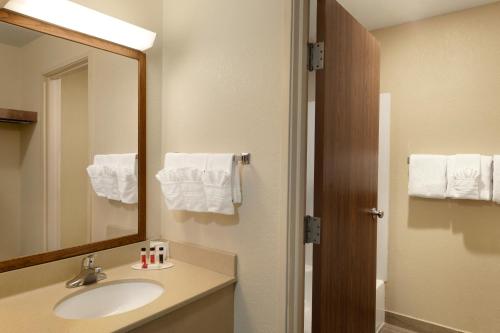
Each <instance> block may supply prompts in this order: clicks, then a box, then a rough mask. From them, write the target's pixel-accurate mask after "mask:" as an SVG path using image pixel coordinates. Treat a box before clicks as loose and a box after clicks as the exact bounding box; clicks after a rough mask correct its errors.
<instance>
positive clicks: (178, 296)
mask: <svg viewBox="0 0 500 333" xmlns="http://www.w3.org/2000/svg"><path fill="white" fill-rule="evenodd" d="M171 262H173V263H174V265H175V266H174V267H172V268H169V269H165V270H156V271H153V270H152V271H139V270H133V269H132V268H130V264H128V265H124V266H118V267H115V268H111V269H109V270H105V273H106V274H107V276H108V278H107V279H106V280H104V281H102V282H105V283H109V282H112V281H117V280H124V279H136V280H137V279H148V280H153V281H156V282H158V283H160V284H161V285H162V286H163V288H164V289H165V292H164V293H163V294H162V295H161V296H160V297H159V298H158V299H156V300H155V301H153V302H152V303H149V304H148V305H146V306H144V307H141V308H139V309H136V310H132V311H129V312H126V313H123V314H118V315H114V316H109V317H104V318H97V319H79V320H73V319H71V320H70V319H62V318H59V317H57V316H56V315H55V314H54V313H53V308H54V306H55V305H56V304H57V303H58V302H59V301H60V300H61V299H63V298H65V297H67V296H68V295H70V294H72V293H76V292H80V291H81V290H83V288H88V287H80V288H74V289H67V288H66V287H65V285H64V282H61V283H57V284H53V285H50V286H47V287H43V288H39V289H35V290H31V291H29V292H25V293H21V294H16V295H13V296H9V297H6V298H2V299H0V331H1V332H5V333H11V332H12V333H15V332H23V333H24V332H37V333H44V332H50V333H52V332H53V333H65V332H71V333H73V332H75V333H77V332H85V333H88V332H93V333H95V332H116V331H127V330H129V329H132V328H135V327H138V326H141V325H142V324H144V323H146V322H148V321H151V320H153V319H156V318H159V317H161V316H163V315H165V314H167V313H170V312H172V311H174V310H176V309H178V308H180V307H182V306H184V305H186V304H189V303H191V302H193V301H195V300H198V299H200V298H202V297H203V296H206V295H208V294H211V293H213V292H215V291H217V290H220V289H222V288H224V287H226V286H229V285H231V284H233V283H235V282H236V279H235V278H234V277H233V276H229V275H224V274H221V273H217V272H214V271H211V270H208V269H205V268H202V267H199V266H194V265H191V264H187V263H185V262H181V261H178V260H171ZM76 273H77V272H75V274H76ZM99 283H101V282H99ZM99 283H98V284H99ZM92 287H93V286H90V288H92Z"/></svg>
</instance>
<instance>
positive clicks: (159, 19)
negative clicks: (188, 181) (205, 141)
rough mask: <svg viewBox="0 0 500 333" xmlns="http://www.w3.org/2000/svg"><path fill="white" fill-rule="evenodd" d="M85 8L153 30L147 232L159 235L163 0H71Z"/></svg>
mask: <svg viewBox="0 0 500 333" xmlns="http://www.w3.org/2000/svg"><path fill="white" fill-rule="evenodd" d="M74 2H77V3H80V4H82V5H84V6H87V7H89V8H92V9H95V10H98V11H100V12H102V13H104V14H107V15H111V16H114V17H116V18H119V19H121V20H125V21H127V22H129V23H132V24H136V25H139V26H141V27H144V28H146V29H149V30H151V31H154V32H156V33H157V37H156V41H155V44H154V46H153V47H152V48H151V49H149V50H147V51H146V55H147V71H146V73H147V94H146V95H147V98H146V103H147V170H146V172H147V235H148V237H149V238H158V237H160V234H161V231H160V223H159V222H158V221H159V220H160V209H161V198H160V188H159V186H158V182H157V181H156V179H155V177H154V176H155V174H156V172H158V170H159V169H160V167H161V164H162V160H163V159H162V156H161V155H162V154H161V117H162V113H161V101H162V75H163V72H162V61H163V59H162V52H163V49H162V42H163V40H162V35H163V29H162V24H163V10H162V8H163V0H141V1H137V0H107V1H102V0H75V1H74Z"/></svg>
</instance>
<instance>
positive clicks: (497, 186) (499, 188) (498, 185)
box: [493, 155, 500, 203]
mask: <svg viewBox="0 0 500 333" xmlns="http://www.w3.org/2000/svg"><path fill="white" fill-rule="evenodd" d="M493 201H495V202H496V203H500V155H495V156H493Z"/></svg>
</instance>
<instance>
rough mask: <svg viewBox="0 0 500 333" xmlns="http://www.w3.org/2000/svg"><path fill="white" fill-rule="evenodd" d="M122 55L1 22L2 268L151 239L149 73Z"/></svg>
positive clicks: (0, 236) (0, 205)
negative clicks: (143, 127)
mask: <svg viewBox="0 0 500 333" xmlns="http://www.w3.org/2000/svg"><path fill="white" fill-rule="evenodd" d="M45 26H46V27H48V28H50V25H46V24H45ZM71 33H72V34H73V35H77V36H80V37H81V38H86V40H88V41H89V43H90V44H91V42H92V40H93V38H91V37H88V36H85V35H81V34H77V33H74V32H71ZM82 36H83V37H82ZM101 43H102V41H101ZM110 45H111V46H114V47H118V48H122V47H121V46H116V45H115V44H111V43H110ZM123 49H125V50H128V49H126V48H123ZM131 51H133V50H131ZM133 52H136V51H133ZM133 52H130V53H131V54H133ZM117 53H119V52H117ZM117 53H113V52H108V51H106V50H103V49H99V48H94V47H91V46H88V45H84V44H80V43H77V42H74V41H71V40H68V39H64V38H60V37H55V36H51V35H48V34H44V33H41V32H38V31H33V30H29V29H26V28H24V27H20V26H16V25H12V24H9V23H5V22H0V73H1V75H0V118H1V119H3V121H1V122H0V188H1V190H0V212H1V213H0V261H6V260H7V261H8V260H12V259H14V258H19V257H26V256H33V255H36V254H42V253H47V252H50V251H58V250H63V249H68V248H73V249H75V250H74V251H70V252H68V253H67V254H65V255H64V256H70V255H76V254H80V253H86V252H90V251H92V250H89V251H86V250H85V245H86V244H100V245H99V246H98V247H96V248H94V249H93V250H95V249H102V248H107V247H111V246H112V245H113V244H114V246H117V245H122V243H130V241H129V242H127V241H125V239H128V240H131V241H132V240H135V241H139V240H140V239H139V238H141V237H143V235H144V233H145V231H144V230H141V231H139V203H138V196H139V194H138V191H139V184H138V181H139V179H138V178H139V172H138V166H139V165H138V152H139V150H140V149H139V146H138V145H139V141H140V140H139V134H140V133H139V120H140V117H139V107H140V105H141V103H140V96H139V94H140V89H139V87H140V80H141V76H140V67H141V66H140V63H139V60H140V59H135V58H134V57H127V56H123V55H121V54H117ZM137 54H139V52H137ZM141 54H142V53H141ZM12 110H14V111H12ZM31 112H35V113H36V116H37V117H36V118H37V119H36V121H31V122H19V119H18V118H19V117H23V115H32V113H31ZM7 114H8V115H7ZM6 115H7V116H6ZM9 117H10V118H9ZM16 117H17V118H16ZM139 182H140V181H139ZM139 234H141V235H139ZM131 235H135V236H136V237H135V238H130V236H131ZM126 237H129V238H126ZM111 239H122V240H123V241H121V242H118V243H116V244H115V243H113V244H111V243H109V246H105V245H104V243H105V241H107V240H111ZM59 253H60V254H62V252H59ZM64 256H63V257H64ZM44 261H48V260H46V259H44V260H43V261H41V262H44ZM38 262H40V260H37V259H36V258H31V260H30V263H31V264H32V263H38Z"/></svg>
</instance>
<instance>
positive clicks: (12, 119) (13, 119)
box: [0, 108, 38, 124]
mask: <svg viewBox="0 0 500 333" xmlns="http://www.w3.org/2000/svg"><path fill="white" fill-rule="evenodd" d="M37 121H38V113H37V112H32V111H21V110H12V109H3V108H0V122H4V123H15V124H34V123H36V122H37Z"/></svg>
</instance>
